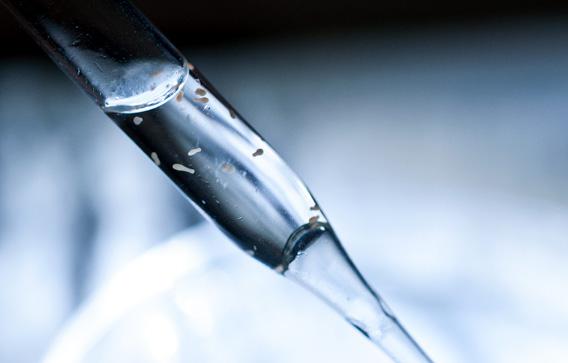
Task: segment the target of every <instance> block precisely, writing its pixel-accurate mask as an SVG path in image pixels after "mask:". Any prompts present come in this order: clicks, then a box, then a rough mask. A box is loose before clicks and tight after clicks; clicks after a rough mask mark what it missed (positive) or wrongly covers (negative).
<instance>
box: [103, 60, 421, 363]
mask: <svg viewBox="0 0 568 363" xmlns="http://www.w3.org/2000/svg"><path fill="white" fill-rule="evenodd" d="M189 69H190V72H189V76H188V77H187V79H186V81H185V82H184V84H182V85H174V86H175V87H177V88H178V89H179V91H178V92H177V93H176V94H174V95H173V96H171V97H170V98H167V99H165V100H164V101H163V102H162V103H161V104H158V105H157V106H156V107H154V108H151V109H148V110H145V111H143V112H140V111H139V110H128V109H127V108H126V111H124V110H125V108H124V107H118V108H117V107H115V110H116V109H120V110H121V112H120V113H119V112H110V111H109V110H107V115H108V116H109V117H110V118H112V119H113V120H114V121H115V123H116V124H117V125H118V126H119V127H120V128H121V129H122V130H123V131H124V132H126V133H127V134H128V136H129V137H130V138H131V139H132V140H133V141H134V142H135V143H136V144H138V146H140V148H141V149H142V150H143V151H144V152H145V153H146V155H148V157H149V158H150V159H151V160H152V161H153V162H154V163H155V164H156V165H157V166H158V167H159V168H160V169H161V170H162V171H163V172H164V173H165V174H167V175H168V177H169V178H170V179H171V180H172V181H173V182H174V183H175V184H176V185H177V187H178V188H179V189H181V191H182V192H183V193H184V194H185V195H186V196H187V197H189V198H190V199H191V200H192V201H193V202H194V204H195V205H197V206H198V207H199V209H200V210H201V211H202V212H203V213H204V214H205V215H206V216H207V217H208V218H210V219H212V220H213V221H214V222H215V223H216V224H217V226H219V227H220V228H221V229H222V230H223V231H224V232H225V233H226V234H227V235H228V236H229V237H231V238H232V239H233V241H235V242H236V243H237V244H238V245H239V246H240V247H241V248H242V249H243V250H245V251H246V252H247V253H248V254H249V255H251V256H252V257H254V258H255V259H257V260H259V261H261V262H262V263H264V264H266V265H268V266H269V267H271V268H273V269H274V270H275V271H277V272H279V273H282V274H284V276H286V277H288V278H290V279H292V280H295V281H297V282H298V283H300V284H302V285H304V286H306V287H307V288H309V289H310V290H312V291H313V292H314V293H316V294H318V295H319V296H321V297H322V298H323V299H324V300H325V301H326V302H327V303H328V304H330V305H331V306H332V307H333V308H335V309H336V310H337V311H338V312H339V313H340V314H342V315H343V316H344V317H345V318H346V319H347V320H348V321H349V322H350V323H351V324H352V325H353V326H355V327H356V328H357V329H358V330H359V331H361V332H363V333H364V334H365V335H366V336H367V337H368V338H369V339H370V340H371V341H373V342H374V343H376V344H377V345H379V346H380V347H381V348H382V349H383V350H385V352H387V354H389V355H390V356H391V357H392V358H393V360H394V361H396V362H430V360H429V359H428V358H427V356H426V355H425V354H424V353H423V352H422V350H420V348H419V347H418V346H417V345H416V343H415V342H414V341H413V340H412V339H411V338H410V336H409V335H408V334H407V333H406V332H405V331H404V329H402V327H401V326H400V324H398V322H397V320H396V319H395V318H394V316H393V315H392V313H390V311H389V310H388V309H387V308H386V306H385V305H384V303H383V302H382V300H381V299H380V298H379V297H378V296H377V295H376V294H375V293H374V292H373V291H372V290H371V289H370V288H369V286H368V285H367V283H366V282H365V280H364V279H363V278H362V277H361V275H360V274H359V272H358V271H357V269H356V268H355V266H354V265H353V264H352V263H351V261H350V260H349V258H348V256H347V254H346V253H345V251H344V250H343V248H342V247H341V245H340V243H339V241H338V240H337V238H336V237H335V234H334V233H333V231H332V229H331V227H330V226H329V224H328V221H327V219H326V217H325V215H324V214H323V212H322V211H321V210H320V208H319V206H318V204H317V202H316V201H315V199H314V198H313V197H312V195H311V193H310V192H309V190H308V189H307V188H306V186H305V184H304V183H303V182H302V181H301V180H300V179H299V178H298V177H297V175H296V174H295V173H294V172H293V171H292V170H291V169H290V168H289V167H288V166H287V164H286V163H285V162H284V161H283V160H282V159H281V158H280V157H279V155H278V154H277V153H276V152H275V151H274V149H273V148H272V147H271V146H270V145H269V144H268V143H267V142H266V141H264V140H263V139H262V138H261V137H260V136H259V135H258V134H257V133H256V132H255V131H254V130H253V129H252V128H251V127H250V126H249V125H248V124H247V123H246V122H245V121H243V120H242V118H241V117H240V116H239V115H238V114H237V113H236V112H235V111H234V110H233V109H232V108H231V107H230V106H229V105H228V104H227V103H226V102H225V101H224V100H223V98H222V97H220V96H219V95H218V94H217V92H216V91H215V90H214V89H213V87H211V86H210V85H209V84H208V82H207V81H206V80H205V79H204V78H203V76H202V75H201V74H199V73H198V72H197V71H196V70H195V69H194V68H193V67H192V66H191V65H190V66H189ZM149 103H151V102H149Z"/></svg>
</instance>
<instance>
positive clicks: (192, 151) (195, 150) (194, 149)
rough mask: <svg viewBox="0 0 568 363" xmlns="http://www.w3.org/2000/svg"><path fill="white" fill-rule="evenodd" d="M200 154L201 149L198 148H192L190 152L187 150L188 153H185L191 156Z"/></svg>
mask: <svg viewBox="0 0 568 363" xmlns="http://www.w3.org/2000/svg"><path fill="white" fill-rule="evenodd" d="M200 152H201V148H200V147H194V148H193V149H191V150H189V151H188V152H187V155H189V156H193V155H195V154H197V153H200Z"/></svg>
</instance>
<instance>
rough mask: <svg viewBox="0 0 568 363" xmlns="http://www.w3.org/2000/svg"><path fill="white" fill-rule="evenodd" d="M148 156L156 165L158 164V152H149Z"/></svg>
mask: <svg viewBox="0 0 568 363" xmlns="http://www.w3.org/2000/svg"><path fill="white" fill-rule="evenodd" d="M150 157H151V158H152V160H154V163H155V164H156V165H158V166H160V158H159V157H158V154H156V153H155V152H153V153H151V154H150Z"/></svg>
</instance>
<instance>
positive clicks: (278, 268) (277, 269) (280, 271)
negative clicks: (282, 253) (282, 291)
mask: <svg viewBox="0 0 568 363" xmlns="http://www.w3.org/2000/svg"><path fill="white" fill-rule="evenodd" d="M274 271H276V272H277V273H279V274H281V273H282V272H284V266H282V265H278V266H276V267H275V268H274Z"/></svg>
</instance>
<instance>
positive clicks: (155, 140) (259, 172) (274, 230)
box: [107, 70, 326, 270]
mask: <svg viewBox="0 0 568 363" xmlns="http://www.w3.org/2000/svg"><path fill="white" fill-rule="evenodd" d="M107 115H108V116H109V117H110V118H111V119H113V120H114V122H115V123H116V124H117V125H118V126H119V127H120V128H121V129H122V130H123V131H124V132H125V133H126V134H128V136H129V137H130V138H131V139H132V140H133V141H134V142H135V143H136V144H138V146H139V147H140V148H141V149H142V150H143V151H144V152H145V153H146V155H148V157H149V158H150V159H151V160H152V161H153V162H154V163H155V164H156V165H157V166H158V167H159V168H160V169H161V170H162V171H163V172H164V173H165V174H167V175H168V177H169V178H170V179H171V180H172V181H173V182H174V183H175V184H176V185H177V186H178V187H179V189H181V191H182V192H183V193H184V194H185V195H186V196H187V197H189V198H190V199H191V200H192V201H193V202H194V204H195V205H196V206H198V207H199V209H200V210H201V211H203V212H204V214H205V215H206V216H207V217H209V218H211V219H212V220H213V221H214V222H215V223H216V224H217V225H218V226H219V227H220V228H221V229H222V230H223V231H224V232H225V233H226V234H228V235H229V236H230V237H231V238H232V239H233V240H234V241H235V242H236V243H237V244H238V245H239V246H240V247H241V248H242V249H243V250H245V251H246V252H247V253H249V254H250V255H252V256H253V257H255V258H256V259H258V260H260V261H261V262H263V263H264V264H267V265H268V266H270V267H271V268H274V269H280V270H282V266H281V264H282V258H283V251H284V247H285V245H286V242H287V241H288V238H289V236H290V235H292V234H293V233H294V231H296V230H297V229H298V228H300V227H301V226H303V225H305V224H310V223H315V222H316V221H320V222H325V221H326V219H325V216H324V215H323V214H322V212H321V211H320V210H319V208H318V207H317V203H316V201H315V200H314V198H313V197H312V195H311V194H310V192H309V191H308V189H307V188H306V186H305V185H304V183H303V182H302V181H301V180H300V179H299V178H298V176H297V175H296V174H295V173H294V172H293V171H292V170H291V169H290V168H289V167H288V166H287V165H286V163H285V162H284V161H283V160H282V159H281V158H280V157H279V156H278V154H277V153H276V152H275V151H274V150H273V149H272V147H271V146H270V145H269V144H268V143H266V142H265V141H264V140H263V139H262V138H261V137H260V136H259V135H258V134H257V133H256V132H255V131H254V130H253V129H252V128H251V127H250V126H249V125H247V124H246V123H245V122H244V121H243V120H242V119H241V118H240V116H239V115H237V114H236V113H234V111H233V110H232V108H231V107H230V106H229V105H228V104H227V103H226V102H225V101H224V100H223V99H222V98H221V97H220V96H218V95H217V93H216V92H215V91H214V90H213V88H212V87H211V86H210V85H209V84H208V83H207V82H206V81H205V80H204V79H203V77H202V76H201V75H200V74H198V73H197V72H196V71H195V70H192V71H191V72H190V76H189V77H188V78H187V81H186V82H185V83H184V84H183V85H182V87H181V90H180V91H179V92H178V93H177V94H175V95H173V96H172V97H171V98H170V99H169V100H166V102H165V103H163V104H161V105H159V106H158V107H155V108H152V109H149V110H145V111H142V112H136V111H135V112H132V110H127V111H125V112H121V113H117V112H107Z"/></svg>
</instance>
